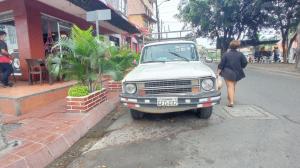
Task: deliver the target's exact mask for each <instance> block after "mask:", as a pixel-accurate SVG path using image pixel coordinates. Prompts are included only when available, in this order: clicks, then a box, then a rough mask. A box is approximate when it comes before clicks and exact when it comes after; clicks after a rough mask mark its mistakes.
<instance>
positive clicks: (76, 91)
mask: <svg viewBox="0 0 300 168" xmlns="http://www.w3.org/2000/svg"><path fill="white" fill-rule="evenodd" d="M88 94H89V88H88V87H87V86H82V85H75V86H72V87H71V88H70V89H69V91H68V96H72V97H82V96H86V95H88Z"/></svg>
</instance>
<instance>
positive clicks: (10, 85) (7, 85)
mask: <svg viewBox="0 0 300 168" xmlns="http://www.w3.org/2000/svg"><path fill="white" fill-rule="evenodd" d="M4 86H5V87H13V86H14V84H13V83H11V82H9V83H8V84H4Z"/></svg>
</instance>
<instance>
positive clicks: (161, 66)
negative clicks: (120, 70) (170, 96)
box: [123, 61, 215, 82]
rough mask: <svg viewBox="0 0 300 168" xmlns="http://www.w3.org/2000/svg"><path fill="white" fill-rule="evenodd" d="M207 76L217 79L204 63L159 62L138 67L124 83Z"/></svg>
mask: <svg viewBox="0 0 300 168" xmlns="http://www.w3.org/2000/svg"><path fill="white" fill-rule="evenodd" d="M207 76H213V77H215V74H214V72H213V71H212V70H211V69H210V68H209V67H208V66H207V65H205V64H203V63H202V62H198V61H197V62H196V61H195V62H166V63H161V62H158V63H147V64H140V65H138V66H137V67H136V68H135V69H133V70H132V71H131V72H130V73H129V74H128V75H127V76H126V77H125V78H124V80H123V82H126V81H147V80H168V79H189V78H200V77H207Z"/></svg>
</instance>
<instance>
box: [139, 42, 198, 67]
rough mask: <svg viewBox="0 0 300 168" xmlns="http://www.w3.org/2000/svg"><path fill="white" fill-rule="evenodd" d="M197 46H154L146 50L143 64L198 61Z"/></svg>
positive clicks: (180, 44)
mask: <svg viewBox="0 0 300 168" xmlns="http://www.w3.org/2000/svg"><path fill="white" fill-rule="evenodd" d="M198 60H199V57H198V54H197V50H196V46H195V45H194V44H189V43H174V44H164V45H153V46H148V47H145V48H144V51H143V55H142V63H147V62H174V61H198Z"/></svg>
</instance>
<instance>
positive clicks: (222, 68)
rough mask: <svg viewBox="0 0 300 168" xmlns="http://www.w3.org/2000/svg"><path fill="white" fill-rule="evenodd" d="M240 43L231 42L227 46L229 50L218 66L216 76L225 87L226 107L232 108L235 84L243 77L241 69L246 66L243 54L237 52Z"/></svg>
mask: <svg viewBox="0 0 300 168" xmlns="http://www.w3.org/2000/svg"><path fill="white" fill-rule="evenodd" d="M239 47H240V41H238V40H233V41H231V42H230V44H229V48H230V50H229V51H228V52H226V53H225V54H224V55H223V57H222V60H221V63H220V64H219V65H218V72H217V75H218V76H220V75H221V76H222V77H223V78H224V80H225V83H226V86H227V99H228V104H227V106H228V107H233V105H234V96H235V87H236V83H237V82H238V81H239V80H241V79H243V78H244V77H245V73H244V71H243V69H244V68H245V67H246V66H247V59H246V57H245V56H244V54H243V53H241V52H239V51H237V48H239Z"/></svg>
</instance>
